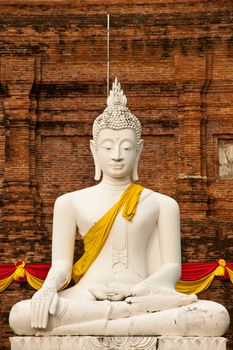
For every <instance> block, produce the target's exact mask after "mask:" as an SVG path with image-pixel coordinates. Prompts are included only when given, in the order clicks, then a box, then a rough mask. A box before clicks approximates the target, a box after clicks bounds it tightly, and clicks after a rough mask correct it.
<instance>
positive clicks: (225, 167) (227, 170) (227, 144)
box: [218, 139, 233, 180]
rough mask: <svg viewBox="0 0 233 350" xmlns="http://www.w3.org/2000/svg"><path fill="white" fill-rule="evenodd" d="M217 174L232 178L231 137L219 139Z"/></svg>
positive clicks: (232, 151)
mask: <svg viewBox="0 0 233 350" xmlns="http://www.w3.org/2000/svg"><path fill="white" fill-rule="evenodd" d="M218 155H219V176H220V177H221V178H225V179H232V180H233V139H225V140H219V142H218Z"/></svg>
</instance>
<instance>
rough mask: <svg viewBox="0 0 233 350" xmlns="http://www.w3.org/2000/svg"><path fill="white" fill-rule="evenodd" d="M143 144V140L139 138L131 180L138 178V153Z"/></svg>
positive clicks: (140, 151) (139, 153)
mask: <svg viewBox="0 0 233 350" xmlns="http://www.w3.org/2000/svg"><path fill="white" fill-rule="evenodd" d="M143 145H144V141H143V140H140V143H139V146H138V151H137V152H138V155H137V159H136V161H135V164H134V167H133V171H132V180H133V181H138V180H139V176H138V162H139V158H140V155H141V153H142V150H143Z"/></svg>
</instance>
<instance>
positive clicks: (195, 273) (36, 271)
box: [0, 259, 233, 294]
mask: <svg viewBox="0 0 233 350" xmlns="http://www.w3.org/2000/svg"><path fill="white" fill-rule="evenodd" d="M50 266H51V265H50V264H25V262H24V261H22V260H19V261H18V262H17V263H16V264H0V292H2V291H3V290H5V289H6V288H7V287H8V286H9V285H10V284H11V283H12V282H13V281H16V282H28V283H29V284H30V286H31V287H32V288H34V289H36V290H38V289H40V288H41V286H42V284H43V283H44V280H45V278H46V276H47V273H48V271H49V269H50ZM215 277H219V278H220V279H230V281H231V283H233V262H226V261H225V260H224V259H218V260H217V261H216V262H203V263H183V264H182V275H181V279H180V281H179V282H178V283H177V285H176V290H177V291H178V292H182V293H186V294H192V293H194V294H198V293H201V292H203V291H204V290H205V289H207V288H208V287H209V286H210V285H211V283H212V281H213V279H214V278H215Z"/></svg>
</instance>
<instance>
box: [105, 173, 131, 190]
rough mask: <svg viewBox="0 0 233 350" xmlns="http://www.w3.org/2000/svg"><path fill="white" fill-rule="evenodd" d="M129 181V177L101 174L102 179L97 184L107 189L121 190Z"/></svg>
mask: <svg viewBox="0 0 233 350" xmlns="http://www.w3.org/2000/svg"><path fill="white" fill-rule="evenodd" d="M131 182H132V180H131V179H130V178H129V177H127V178H121V179H113V178H109V177H107V176H103V179H102V181H101V182H100V183H99V186H100V187H103V188H106V189H109V190H114V191H115V190H116V191H123V190H125V189H126V188H127V187H128V186H129V185H130V183H131Z"/></svg>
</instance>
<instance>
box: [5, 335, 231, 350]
mask: <svg viewBox="0 0 233 350" xmlns="http://www.w3.org/2000/svg"><path fill="white" fill-rule="evenodd" d="M10 342H11V350H134V349H135V350H136V349H137V350H226V339H225V338H222V337H178V336H177V337H168V336H166V337H165V336H163V337H162V336H161V337H136V336H134V337H133V336H132V337H104V336H103V337H101V336H98V337H97V336H65V337H59V336H53V337H12V338H10Z"/></svg>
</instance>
